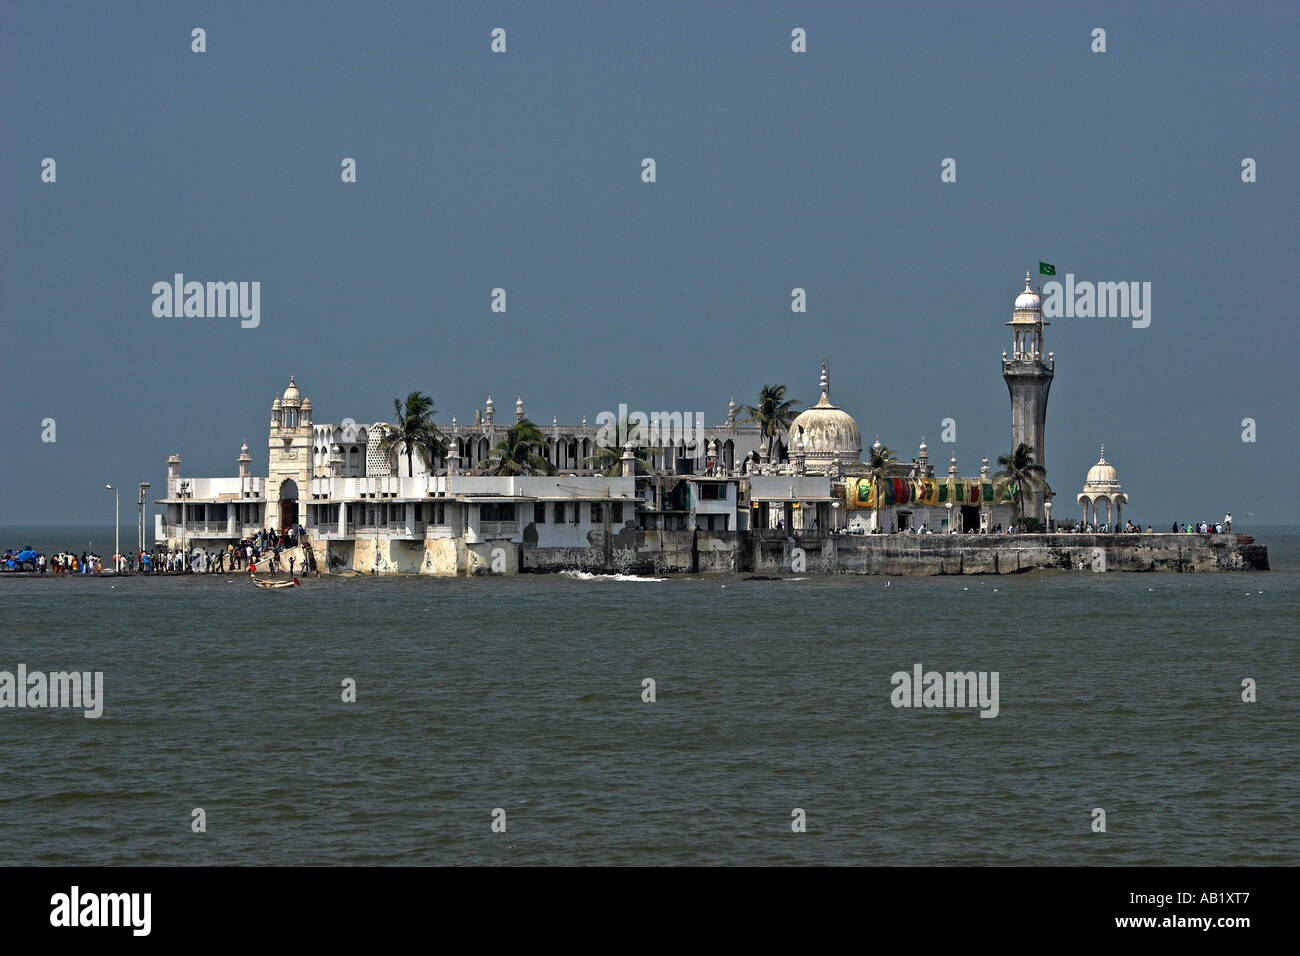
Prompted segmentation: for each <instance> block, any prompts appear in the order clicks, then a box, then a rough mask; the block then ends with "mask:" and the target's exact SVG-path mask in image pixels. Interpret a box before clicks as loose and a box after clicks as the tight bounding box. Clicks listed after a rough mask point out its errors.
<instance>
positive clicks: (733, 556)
mask: <svg viewBox="0 0 1300 956" xmlns="http://www.w3.org/2000/svg"><path fill="white" fill-rule="evenodd" d="M318 549H321V550H323V551H324V553H325V555H326V562H325V563H324V564H323V565H322V567H321V570H322V572H325V571H329V572H333V573H339V572H344V571H355V572H358V573H361V574H372V573H375V574H394V573H396V574H431V575H441V576H457V575H471V574H518V573H520V572H531V573H548V572H551V573H553V572H558V571H586V572H589V573H592V574H602V573H603V574H649V575H661V574H742V573H753V574H759V575H772V576H778V575H787V574H887V575H905V574H920V575H930V574H1019V573H1022V572H1025V571H1034V570H1040V569H1048V568H1051V569H1059V570H1064V571H1088V572H1107V571H1173V572H1182V573H1195V572H1208V571H1252V570H1258V571H1266V570H1268V549H1267V548H1266V547H1264V546H1262V545H1257V544H1255V543H1254V541H1253V539H1252V538H1250V537H1249V536H1247V535H1238V534H1215V535H1200V534H1109V535H1107V534H1010V535H1006V534H1002V535H976V534H963V535H907V534H895V535H834V534H829V533H827V532H815V531H809V532H796V533H795V534H793V535H792V534H789V533H788V532H786V531H753V532H736V531H634V530H632V529H631V528H622V529H619V531H618V532H617V533H610V534H608V536H607V533H606V532H604V531H599V530H596V531H592V532H590V533H589V534H588V536H587V542H586V544H585V546H566V547H539V546H538V545H537V544H536V543H535V537H534V538H533V539H532V540H531V541H530V539H529V536H527V535H526V536H525V539H524V541H523V543H522V544H521V543H516V542H511V541H508V540H494V541H485V542H482V543H476V544H466V543H465V541H464V539H463V538H429V539H392V540H389V539H385V538H379V539H378V540H376V539H374V538H364V539H358V540H356V541H329V542H324V543H321V544H318ZM319 553H320V552H319V551H318V555H319Z"/></svg>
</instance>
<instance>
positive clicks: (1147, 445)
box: [0, 0, 1300, 527]
mask: <svg viewBox="0 0 1300 956" xmlns="http://www.w3.org/2000/svg"><path fill="white" fill-rule="evenodd" d="M1297 9H1298V8H1297V7H1296V6H1295V5H1294V4H1282V3H1278V4H1259V3H1220V4H1204V3H1192V4H1187V3H1178V4H1137V5H1135V4H1128V3H1124V4H1070V5H1057V4H1043V3H1037V4H1012V3H997V4H992V3H978V4H976V3H960V4H914V3H906V4H876V3H833V4H832V3H817V4H793V3H791V4H775V3H743V4H742V3H725V4H724V3H713V2H699V0H696V2H688V3H635V4H633V3H623V2H616V3H599V4H597V3H572V2H565V3H558V2H557V3H526V4H525V3H518V4H477V3H476V4H465V3H428V2H422V3H383V4H364V3H335V2H314V3H302V4H285V3H242V2H222V3H115V4H67V3H51V2H23V3H14V2H5V3H4V5H3V7H2V8H0V97H2V98H0V314H2V315H3V321H4V334H5V341H6V347H5V348H4V350H3V355H2V356H0V374H2V376H3V379H2V380H3V382H4V391H5V398H4V401H3V403H2V404H0V422H2V423H3V427H4V435H5V438H6V441H5V448H6V455H5V461H6V465H7V467H6V469H5V471H6V476H7V478H8V485H7V489H6V493H5V494H4V495H3V496H0V524H43V523H58V524H63V523H76V522H86V521H95V522H100V523H102V521H103V519H104V518H105V516H106V515H107V516H111V510H110V507H111V506H110V502H109V501H108V499H107V498H106V497H105V495H106V493H105V492H104V490H103V486H104V484H105V482H112V483H114V484H119V483H120V484H121V485H123V486H125V487H128V488H129V487H131V486H132V485H133V484H134V482H136V481H137V480H139V479H141V478H144V479H148V480H150V481H153V482H154V485H155V490H157V489H158V486H159V485H160V484H161V483H162V481H163V479H164V476H165V467H164V461H165V458H166V456H167V455H168V454H170V453H171V452H179V453H180V454H181V455H182V457H183V459H184V471H185V473H186V474H190V475H209V474H215V475H226V474H233V473H234V471H235V458H236V456H237V454H238V451H239V444H240V441H241V440H242V439H244V438H247V439H248V442H249V446H250V448H251V449H252V452H253V456H254V471H255V473H263V474H264V473H265V466H266V430H267V425H268V422H269V408H270V403H271V400H272V398H273V397H274V396H275V395H276V394H277V393H278V391H280V390H281V389H283V387H284V385H285V384H286V383H287V381H288V378H289V375H290V373H292V374H294V375H295V376H296V377H297V382H298V384H299V385H300V386H301V387H302V389H303V391H304V393H305V394H306V395H308V396H310V398H311V399H312V402H313V404H314V406H315V414H316V418H317V420H318V421H339V420H341V419H343V418H344V417H351V418H353V419H356V420H357V421H372V420H375V419H379V418H382V417H384V416H387V415H390V414H391V411H392V401H393V398H394V397H395V396H398V395H405V394H406V393H407V392H408V391H410V390H411V389H420V390H423V391H425V392H428V393H429V394H431V395H432V396H433V397H434V399H435V401H436V403H437V407H438V409H439V412H440V413H441V414H440V416H439V417H440V419H441V420H448V419H450V416H451V415H452V414H455V415H456V416H457V417H458V418H459V420H460V421H461V422H468V421H469V420H471V419H472V417H473V413H474V409H475V408H481V407H482V404H483V401H484V399H485V398H486V397H487V395H488V394H491V395H492V396H493V398H494V400H495V401H496V405H497V408H498V410H499V412H500V416H499V419H500V418H504V419H506V420H513V414H512V411H513V403H514V398H515V395H516V394H517V393H522V394H523V397H524V401H525V406H526V410H527V412H528V414H529V416H530V417H531V418H533V419H534V420H536V421H540V422H545V423H549V422H550V421H551V418H552V416H553V415H558V416H559V418H560V420H561V421H569V422H573V421H577V420H579V419H580V418H581V417H582V416H583V415H587V416H588V417H589V418H590V419H591V420H592V421H594V420H595V416H596V414H597V413H598V412H600V411H601V410H605V409H610V410H614V409H617V408H618V406H619V404H620V403H627V404H628V405H629V406H630V407H631V408H634V409H637V408H639V409H645V410H681V411H703V412H704V414H705V416H706V421H707V422H708V423H710V424H712V423H715V422H717V421H718V420H720V419H721V418H722V417H723V416H724V415H725V413H726V406H727V400H728V397H729V396H731V395H734V396H735V397H736V401H737V402H738V403H744V402H749V401H752V400H753V398H754V395H755V393H756V392H757V391H758V389H759V387H760V386H761V385H763V384H764V383H772V382H779V383H785V384H787V385H789V386H790V388H791V390H792V392H793V393H794V394H795V395H796V396H797V397H798V398H799V399H801V400H803V401H804V402H815V401H816V399H817V395H816V385H817V379H818V374H819V363H820V360H821V359H822V358H823V356H826V357H829V358H830V362H831V380H832V397H833V399H834V400H835V402H836V403H837V404H839V405H841V406H842V407H844V408H845V409H847V410H848V411H849V412H851V413H852V414H853V415H854V416H855V417H856V418H857V420H858V422H859V424H860V425H861V427H862V431H863V433H864V436H865V442H867V443H869V442H870V441H871V439H872V438H873V437H874V435H875V434H877V433H879V435H880V437H881V439H882V440H883V441H885V442H886V443H887V444H888V445H890V446H891V447H893V448H895V449H897V450H898V451H899V452H900V457H903V458H910V457H911V456H912V455H914V454H915V451H916V446H917V443H918V442H919V440H920V438H921V436H922V435H925V436H926V438H927V440H928V442H929V445H930V453H931V456H932V458H936V459H939V460H940V461H941V462H942V461H946V459H947V457H948V454H949V452H950V449H951V447H952V446H949V445H946V444H944V443H943V442H942V441H941V426H940V422H941V420H942V419H944V418H949V417H951V418H954V419H955V420H956V422H957V442H956V446H955V447H956V451H957V457H958V462H959V464H960V465H961V467H962V471H963V472H964V473H973V472H974V471H976V469H977V468H978V466H979V457H980V456H981V455H985V454H987V455H988V456H989V457H990V458H991V459H994V458H996V455H997V454H999V453H1004V452H1006V451H1007V449H1008V445H1009V444H1010V414H1009V402H1008V396H1007V389H1006V386H1005V384H1004V383H1003V381H1002V379H1001V372H1000V356H1001V352H1002V350H1003V349H1006V348H1009V347H1010V344H1009V343H1010V333H1009V330H1008V329H1007V328H1006V327H1005V325H1004V324H1003V323H1005V322H1006V321H1007V320H1008V319H1010V317H1011V303H1012V300H1013V299H1014V298H1015V295H1016V293H1017V292H1019V291H1020V289H1021V288H1022V286H1023V277H1024V273H1025V271H1026V269H1030V268H1033V269H1034V270H1035V271H1036V267H1037V263H1038V261H1039V260H1040V259H1042V260H1046V261H1047V262H1051V263H1054V264H1055V265H1056V267H1057V270H1058V272H1059V274H1060V275H1061V276H1062V277H1063V276H1064V275H1065V274H1066V273H1067V272H1071V273H1073V274H1074V275H1075V276H1076V277H1077V278H1078V279H1087V280H1090V281H1147V282H1151V283H1152V302H1151V308H1152V312H1151V324H1150V327H1148V328H1145V329H1135V328H1132V327H1131V324H1130V323H1129V322H1128V321H1127V320H1124V319H1097V318H1088V319H1085V318H1078V319H1068V318H1063V319H1059V320H1056V321H1055V322H1054V324H1053V325H1052V326H1051V328H1050V329H1049V330H1048V334H1047V345H1048V347H1049V348H1050V349H1052V350H1053V351H1055V353H1056V379H1055V383H1054V384H1053V387H1052V392H1051V400H1050V404H1049V406H1048V416H1047V456H1046V457H1047V466H1048V472H1049V474H1048V478H1049V480H1050V481H1051V483H1052V485H1053V486H1054V487H1055V488H1056V490H1057V492H1058V494H1060V495H1062V496H1063V498H1065V499H1066V500H1065V501H1062V502H1061V504H1060V505H1059V506H1058V512H1057V514H1058V515H1066V514H1070V515H1073V514H1077V508H1075V507H1073V505H1072V504H1071V503H1070V502H1072V501H1073V495H1074V493H1075V492H1076V491H1078V488H1079V486H1080V485H1081V483H1082V481H1083V478H1084V474H1085V473H1086V471H1087V469H1088V467H1089V466H1090V465H1091V464H1092V463H1093V462H1095V461H1096V458H1097V451H1098V445H1099V444H1100V443H1101V442H1103V441H1104V442H1105V444H1106V455H1107V458H1108V460H1110V461H1111V462H1112V463H1113V464H1115V465H1116V467H1117V468H1118V469H1119V475H1120V478H1121V480H1122V481H1123V482H1124V483H1125V487H1126V490H1127V491H1128V493H1129V495H1130V502H1131V503H1130V505H1129V507H1128V508H1127V509H1125V514H1126V515H1127V516H1131V517H1133V518H1134V519H1135V520H1142V521H1144V522H1152V523H1154V524H1156V525H1157V527H1159V526H1160V525H1164V526H1166V527H1167V526H1168V524H1169V522H1170V521H1171V520H1173V519H1174V518H1179V519H1182V520H1191V519H1200V518H1202V517H1204V518H1208V519H1214V518H1219V517H1221V516H1222V514H1223V512H1224V511H1225V510H1232V511H1233V512H1234V515H1235V516H1236V517H1237V520H1238V521H1239V522H1245V521H1246V518H1245V516H1246V514H1247V512H1254V514H1255V518H1254V519H1251V520H1252V523H1254V522H1259V523H1267V522H1283V523H1291V522H1294V517H1293V509H1292V507H1291V499H1290V494H1289V492H1288V491H1286V490H1285V489H1287V488H1289V486H1290V485H1291V484H1292V483H1293V480H1292V479H1293V476H1294V475H1295V474H1296V472H1297V470H1298V469H1297V465H1300V458H1298V456H1297V448H1298V447H1300V429H1298V428H1297V424H1296V414H1295V403H1296V396H1297V374H1298V369H1297V351H1298V349H1297V342H1298V341H1300V337H1298V336H1297V335H1296V333H1295V331H1294V324H1295V322H1296V316H1295V314H1294V302H1295V293H1294V288H1293V284H1294V282H1295V281H1296V268H1295V264H1296V261H1297V251H1298V249H1297V229H1296V222H1297V212H1298V210H1297V201H1296V199H1297V190H1296V186H1295V178H1294V177H1295V159H1296V156H1297V155H1300V134H1298V132H1297V123H1296V116H1297V105H1298V104H1297V82H1296V81H1297V75H1296V73H1297V67H1296V62H1297V59H1296V56H1295V51H1296V49H1297V46H1298V43H1297V40H1298V39H1300V36H1298V34H1300V30H1298V29H1297V26H1298V24H1300V14H1298V13H1297ZM194 27H202V28H204V29H205V30H206V34H207V52H206V53H202V54H196V53H193V52H191V30H192V29H193V28H194ZM495 27H501V28H504V29H505V30H506V37H507V52H506V53H504V54H493V53H492V52H491V51H490V50H489V44H490V39H491V37H490V33H491V31H492V29H493V28H495ZM796 27H802V28H804V29H805V30H806V31H807V52H806V53H804V54H796V53H794V52H792V51H791V48H790V47H791V37H790V34H791V30H792V29H794V28H796ZM1095 27H1101V28H1104V29H1105V31H1106V46H1107V49H1106V52H1105V53H1094V52H1092V51H1091V49H1090V46H1091V42H1092V40H1091V34H1092V30H1093V29H1094V28H1095ZM647 156H649V157H653V158H654V159H655V161H656V164H657V182H655V183H653V184H646V183H643V182H642V181H641V160H642V158H643V157H647ZM45 157H52V158H54V159H55V161H56V163H57V182H55V183H53V184H50V183H43V182H42V181H41V161H42V160H43V159H44V158H45ZM344 157H354V158H355V159H356V161H357V171H358V175H357V180H358V181H357V182H356V183H355V184H344V183H342V182H341V180H340V162H341V160H342V159H343V158H344ZM945 157H952V158H954V159H956V161H957V181H956V182H955V183H942V182H941V181H940V163H941V161H942V160H943V159H944V158H945ZM1245 157H1251V158H1253V159H1254V160H1256V162H1257V170H1258V172H1257V175H1258V181H1257V182H1255V183H1243V182H1242V179H1241V163H1242V160H1243V158H1245ZM177 272H180V273H184V274H185V276H186V278H187V279H193V280H199V281H209V280H213V281H216V280H223V281H224V280H236V281H258V282H260V283H261V289H262V299H261V323H260V325H259V326H258V327H257V328H255V329H245V328H241V327H240V324H239V321H238V320H237V319H198V318H190V319H175V318H156V317H155V316H154V315H153V312H152V304H153V295H152V293H151V289H152V286H153V284H154V283H155V282H158V281H170V279H171V277H172V275H173V274H174V273H177ZM496 287H502V288H504V289H505V290H506V292H507V302H508V311H507V312H506V313H505V314H496V313H493V312H491V311H490V308H489V307H490V295H491V290H492V289H493V288H496ZM795 287H802V288H804V289H806V290H807V301H808V311H807V313H806V314H804V315H795V314H793V313H792V312H791V309H790V295H791V289H793V288H795ZM45 418H53V419H55V421H56V423H57V426H56V427H57V441H56V442H54V443H47V442H42V440H41V434H42V427H41V422H42V420H43V419H45ZM1244 418H1253V419H1254V420H1255V421H1256V423H1257V425H1256V427H1257V441H1255V442H1253V443H1247V442H1243V441H1242V437H1241V436H1242V424H1241V422H1242V420H1243V419H1244ZM126 514H127V517H128V520H129V518H130V511H129V509H128V511H127V512H126Z"/></svg>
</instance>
